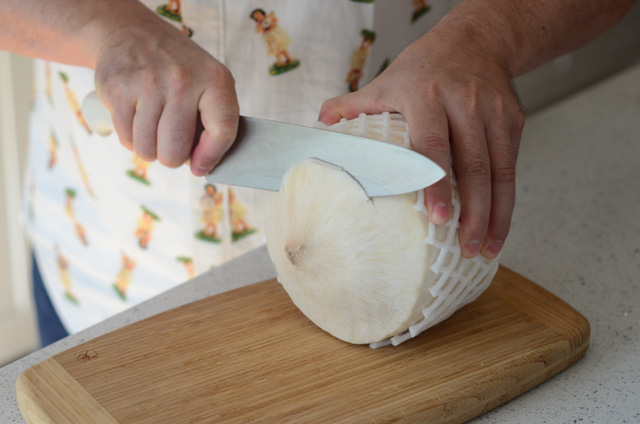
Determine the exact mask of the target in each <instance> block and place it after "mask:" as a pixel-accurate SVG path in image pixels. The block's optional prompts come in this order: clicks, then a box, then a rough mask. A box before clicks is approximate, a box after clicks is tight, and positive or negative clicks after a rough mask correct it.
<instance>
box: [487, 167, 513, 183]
mask: <svg viewBox="0 0 640 424" xmlns="http://www.w3.org/2000/svg"><path fill="white" fill-rule="evenodd" d="M491 178H492V180H493V181H494V182H495V183H499V184H514V183H515V181H516V170H515V167H513V166H504V167H499V168H496V169H495V170H494V171H493V172H492V173H491Z"/></svg>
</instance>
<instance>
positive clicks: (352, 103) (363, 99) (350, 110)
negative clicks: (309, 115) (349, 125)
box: [318, 88, 391, 125]
mask: <svg viewBox="0 0 640 424" xmlns="http://www.w3.org/2000/svg"><path fill="white" fill-rule="evenodd" d="M382 112H391V110H389V109H388V108H386V107H384V106H382V105H381V104H380V103H379V102H376V101H375V97H374V96H373V94H372V93H369V92H368V91H367V90H366V89H364V88H363V89H361V90H360V91H357V92H355V93H348V94H344V95H342V96H338V97H334V98H332V99H329V100H327V101H325V102H324V103H323V104H322V107H321V108H320V114H319V116H318V120H319V121H320V122H323V123H325V124H327V125H333V124H336V123H338V122H340V120H341V119H343V118H345V119H353V118H357V117H358V116H359V115H360V114H361V113H366V114H367V115H372V114H376V113H382Z"/></svg>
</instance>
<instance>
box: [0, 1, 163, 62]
mask: <svg viewBox="0 0 640 424" xmlns="http://www.w3.org/2000/svg"><path fill="white" fill-rule="evenodd" d="M157 20H159V19H158V18H157V17H155V16H154V14H153V13H152V12H151V11H150V10H149V9H148V8H146V7H145V6H144V5H143V4H141V3H139V2H138V1H136V0H109V1H98V0H87V1H79V0H47V1H42V0H0V22H2V25H1V26H0V49H1V50H8V51H12V52H14V53H18V54H21V55H24V56H30V57H36V58H41V59H47V60H52V61H56V62H61V63H67V64H71V65H78V66H85V67H89V68H94V67H95V63H96V58H97V53H98V51H99V49H100V47H101V44H102V43H103V42H104V40H106V39H108V37H109V34H110V33H112V32H113V31H115V30H117V29H118V28H122V27H123V26H125V25H135V26H139V27H140V28H141V29H142V28H143V27H144V26H145V25H149V24H150V21H151V22H153V21H157ZM156 23H157V22H156Z"/></svg>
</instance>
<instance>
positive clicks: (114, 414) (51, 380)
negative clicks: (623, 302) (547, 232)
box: [17, 267, 590, 424]
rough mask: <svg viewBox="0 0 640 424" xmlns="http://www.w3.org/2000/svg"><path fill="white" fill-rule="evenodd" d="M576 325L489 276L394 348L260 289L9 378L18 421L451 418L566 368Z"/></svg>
mask: <svg viewBox="0 0 640 424" xmlns="http://www.w3.org/2000/svg"><path fill="white" fill-rule="evenodd" d="M589 334H590V328H589V323H588V322H587V320H586V319H585V318H584V317H583V316H582V315H580V314H579V313H578V312H577V311H575V310H574V309H573V308H571V307H570V306H569V305H567V304H566V303H564V302H563V301H562V300H560V299H558V298H557V297H556V296H554V295H552V294H551V293H549V292H548V291H546V290H544V289H542V288H541V287H539V286H538V285H536V284H534V283H533V282H531V281H529V280H527V279H525V278H523V277H522V276H520V275H518V274H516V273H514V272H512V271H510V270H509V269H507V268H504V267H501V268H500V270H499V271H498V273H497V275H496V277H495V278H494V281H493V283H492V285H491V286H490V287H489V288H488V289H487V291H485V293H483V294H482V296H481V297H480V298H478V299H477V300H476V301H475V302H473V303H471V304H469V305H467V306H466V307H464V308H462V309H461V310H459V311H458V312H457V313H456V314H454V315H453V316H452V317H451V318H449V319H448V320H446V321H445V322H443V323H441V324H439V325H437V326H435V327H433V328H431V329H429V330H427V331H426V332H424V333H422V334H421V335H420V336H418V337H417V338H415V339H412V340H409V341H407V342H405V343H403V344H401V345H400V346H397V347H392V346H387V347H383V348H379V349H370V348H369V347H367V346H357V345H350V344H347V343H344V342H342V341H340V340H337V339H335V338H333V337H332V336H330V335H329V334H327V333H325V332H323V331H322V330H320V329H319V328H317V327H316V326H315V325H313V324H312V323H311V322H310V321H309V320H307V318H306V317H305V316H304V315H302V313H300V312H299V311H298V309H297V308H296V307H295V306H294V305H293V303H292V302H291V301H290V299H289V297H288V296H287V294H286V292H285V291H284V290H283V289H282V287H281V286H280V285H279V284H278V283H277V282H276V281H275V280H269V281H265V282H262V283H258V284H255V285H251V286H247V287H244V288H240V289H237V290H234V291H230V292H227V293H223V294H220V295H216V296H213V297H210V298H206V299H203V300H201V301H198V302H194V303H191V304H188V305H185V306H182V307H179V308H176V309H173V310H170V311H167V312H164V313H162V314H159V315H156V316H154V317H151V318H148V319H146V320H144V321H140V322H137V323H134V324H132V325H129V326H127V327H124V328H122V329H119V330H117V331H114V332H112V333H109V334H106V335H104V336H101V337H98V338H96V339H94V340H91V341H89V342H86V343H84V344H81V345H79V346H78V347H75V348H73V349H69V350H68V351H65V352H63V353H60V354H58V355H55V356H53V357H51V358H49V359H47V360H45V361H43V362H40V363H39V364H37V365H35V366H33V367H32V368H30V369H28V370H26V371H25V372H24V373H23V374H22V375H20V377H19V379H18V382H17V396H18V404H19V407H20V410H21V411H22V414H23V416H24V417H25V419H26V421H27V422H28V423H36V422H37V423H72V424H73V423H83V424H84V423H121V424H124V423H126V424H129V423H153V424H161V423H168V424H169V423H170V424H183V423H194V422H198V423H236V422H239V423H249V422H251V423H253V422H264V423H387V422H403V423H404V422H416V423H427V422H428V423H444V422H447V423H448V422H452V423H455V422H464V421H467V420H469V419H471V418H473V417H475V416H477V415H480V414H482V413H483V412H486V411H488V410H490V409H492V408H494V407H496V406H498V405H500V404H502V403H504V402H506V401H508V400H509V399H512V398H514V397H515V396H518V395H519V394H521V393H523V392H525V391H527V390H529V389H531V388H533V387H534V386H536V385H538V384H540V383H541V382H543V381H544V380H547V379H548V378H550V377H551V376H553V375H554V374H556V373H558V372H560V371H561V370H563V369H564V368H566V367H568V366H569V365H571V364H572V363H573V362H575V361H576V360H578V359H579V358H580V357H581V356H582V355H583V354H584V353H585V351H586V350H587V348H588V346H589Z"/></svg>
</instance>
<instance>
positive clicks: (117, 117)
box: [101, 95, 136, 151]
mask: <svg viewBox="0 0 640 424" xmlns="http://www.w3.org/2000/svg"><path fill="white" fill-rule="evenodd" d="M101 98H103V99H104V105H105V106H106V107H107V109H109V111H110V112H111V120H112V122H113V129H114V130H115V132H116V134H117V135H118V140H119V141H120V144H121V145H122V146H124V147H125V148H126V149H128V150H131V151H133V117H134V115H135V109H136V108H135V102H133V101H128V100H125V99H122V100H120V101H112V100H110V98H109V97H107V96H106V95H105V96H104V97H101Z"/></svg>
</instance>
